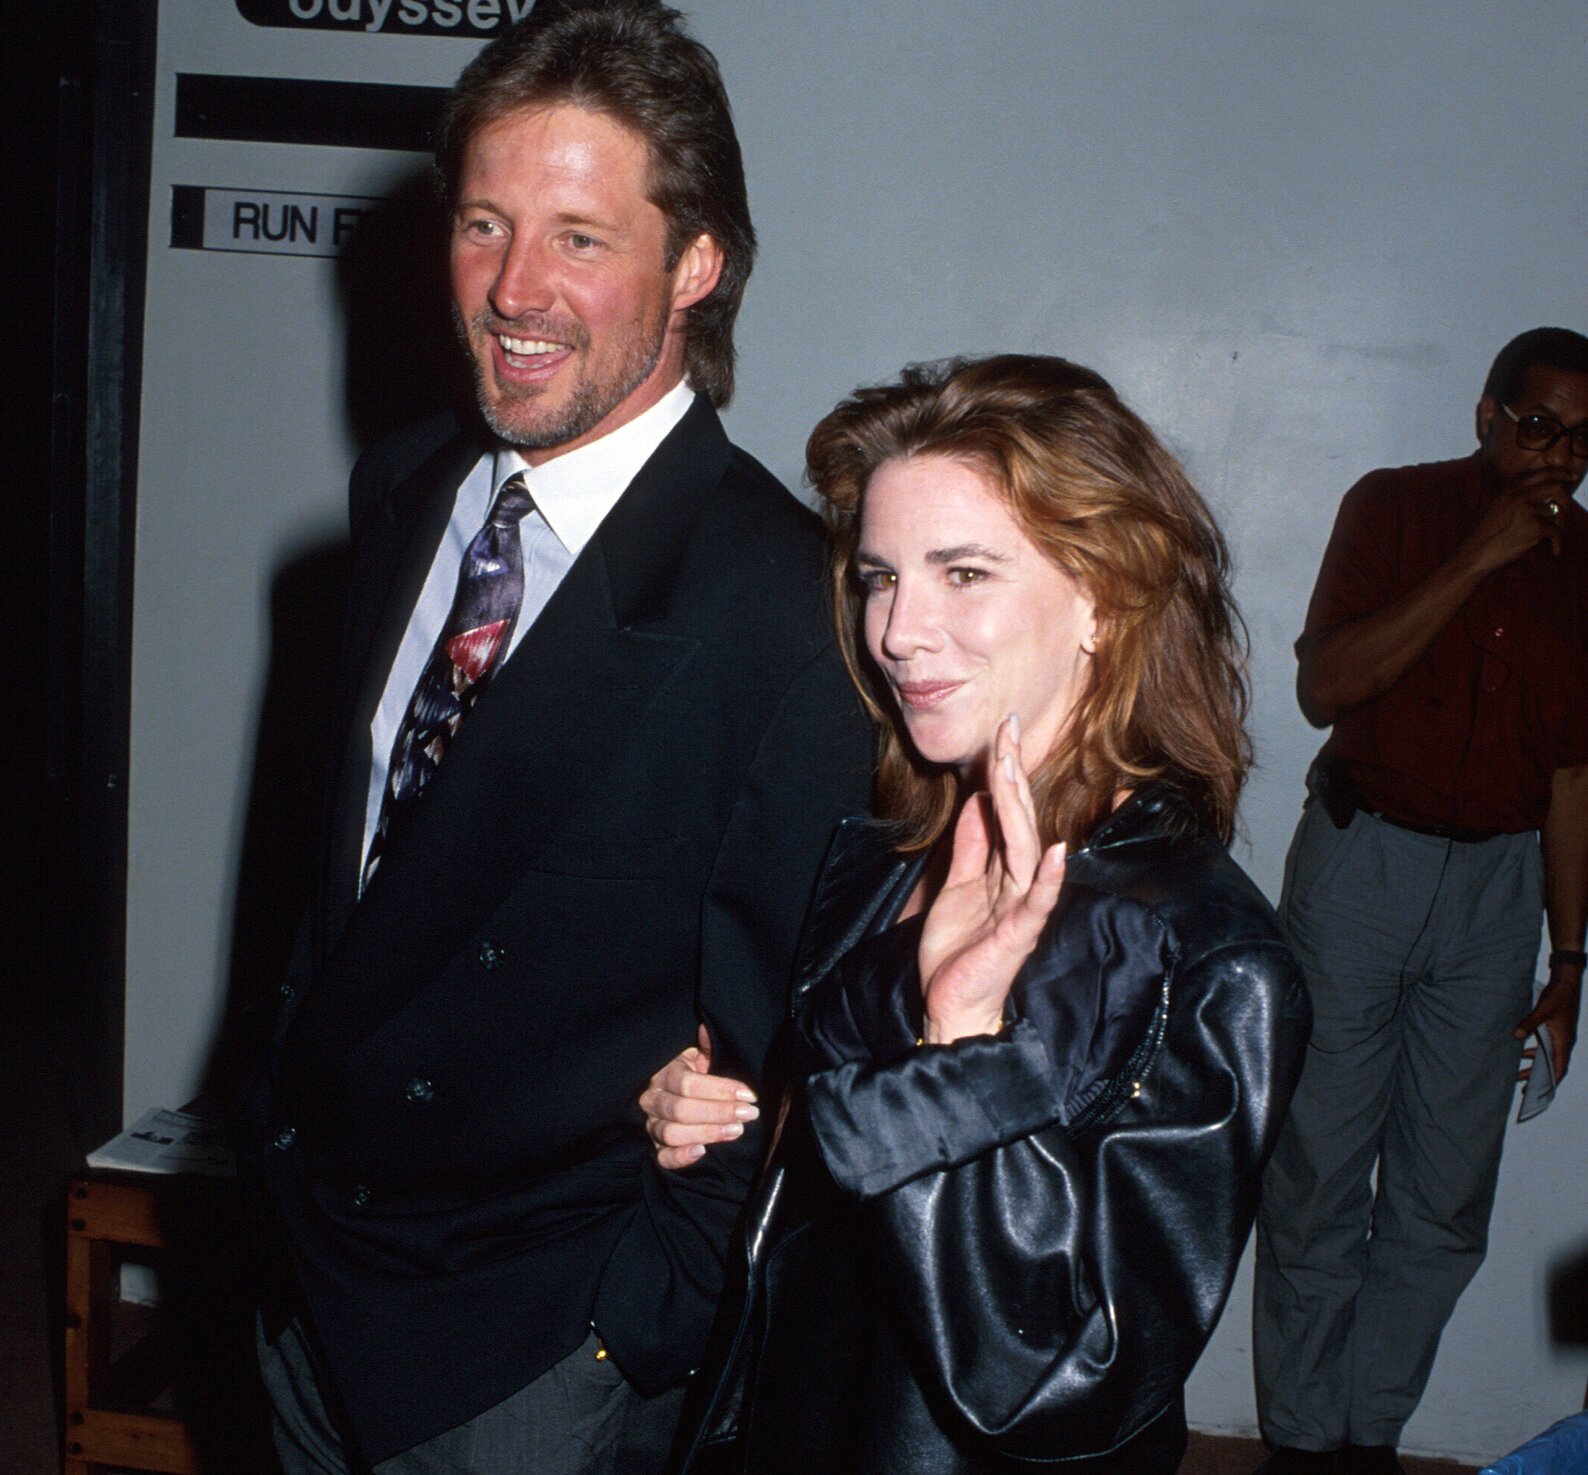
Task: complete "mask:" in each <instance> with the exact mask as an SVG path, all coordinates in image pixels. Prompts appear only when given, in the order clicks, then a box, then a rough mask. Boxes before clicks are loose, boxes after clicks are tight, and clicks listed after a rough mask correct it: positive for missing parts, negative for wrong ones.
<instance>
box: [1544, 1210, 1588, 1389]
mask: <svg viewBox="0 0 1588 1475" xmlns="http://www.w3.org/2000/svg"><path fill="white" fill-rule="evenodd" d="M1549 1339H1550V1341H1551V1342H1553V1343H1554V1344H1555V1346H1557V1347H1563V1348H1564V1347H1570V1348H1577V1349H1581V1348H1588V1240H1585V1241H1584V1242H1583V1243H1582V1244H1580V1245H1579V1246H1578V1247H1577V1248H1576V1250H1575V1251H1573V1252H1572V1253H1571V1254H1569V1255H1567V1256H1566V1257H1565V1258H1564V1259H1562V1260H1561V1261H1559V1262H1558V1263H1557V1264H1555V1265H1554V1266H1553V1267H1552V1268H1551V1270H1550V1274H1549ZM1583 1407H1584V1408H1588V1388H1584V1389H1583Z"/></svg>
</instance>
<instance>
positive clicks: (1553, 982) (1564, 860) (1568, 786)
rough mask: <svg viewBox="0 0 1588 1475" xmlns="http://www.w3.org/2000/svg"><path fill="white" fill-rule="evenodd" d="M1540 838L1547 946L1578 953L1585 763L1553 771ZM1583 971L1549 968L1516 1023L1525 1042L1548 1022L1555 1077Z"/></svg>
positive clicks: (1583, 888)
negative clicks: (1525, 1012)
mask: <svg viewBox="0 0 1588 1475" xmlns="http://www.w3.org/2000/svg"><path fill="white" fill-rule="evenodd" d="M1543 840H1544V906H1545V910H1546V913H1547V915H1548V918H1549V945H1550V947H1551V949H1560V948H1565V949H1567V950H1568V951H1571V952H1580V951H1581V950H1582V945H1583V929H1584V925H1585V924H1588V763H1585V764H1580V765H1578V766H1577V767H1576V768H1557V769H1556V770H1555V778H1554V781H1553V783H1552V784H1551V785H1550V793H1549V816H1548V818H1547V819H1545V821H1544V831H1543ZM1582 975H1583V970H1582V968H1581V966H1580V965H1578V964H1576V963H1563V964H1560V965H1558V966H1556V967H1554V968H1551V969H1550V970H1549V982H1548V984H1546V985H1545V988H1544V991H1543V993H1541V994H1540V995H1539V996H1538V1003H1537V1005H1536V1006H1535V1007H1534V1009H1533V1012H1532V1013H1531V1014H1529V1015H1528V1016H1527V1018H1526V1019H1524V1020H1523V1021H1522V1022H1521V1023H1520V1024H1518V1025H1517V1027H1516V1037H1517V1039H1519V1040H1525V1039H1526V1038H1527V1037H1528V1036H1529V1035H1530V1034H1532V1033H1533V1031H1534V1030H1535V1029H1537V1028H1538V1026H1539V1025H1540V1024H1547V1025H1548V1026H1549V1034H1550V1044H1551V1047H1552V1050H1553V1054H1554V1057H1555V1079H1556V1080H1557V1081H1559V1080H1560V1079H1562V1078H1563V1077H1564V1076H1565V1074H1566V1066H1567V1064H1568V1062H1569V1061H1570V1060H1571V1050H1572V1045H1573V1044H1574V1043H1575V1042H1576V1039H1577V1011H1578V1008H1579V1006H1580V1005H1581V1003H1582Z"/></svg>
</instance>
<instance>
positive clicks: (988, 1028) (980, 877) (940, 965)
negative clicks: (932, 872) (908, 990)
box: [917, 717, 1064, 1045]
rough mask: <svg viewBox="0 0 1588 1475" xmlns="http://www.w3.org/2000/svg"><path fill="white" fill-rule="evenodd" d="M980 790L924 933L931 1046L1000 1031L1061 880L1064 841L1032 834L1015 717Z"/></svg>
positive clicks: (997, 743) (964, 814) (963, 819)
mask: <svg viewBox="0 0 1588 1475" xmlns="http://www.w3.org/2000/svg"><path fill="white" fill-rule="evenodd" d="M987 786H988V790H989V793H988V794H985V795H984V794H973V795H971V796H970V797H969V798H968V799H967V800H966V801H965V805H964V807H963V809H961V811H960V816H959V820H958V822H957V823H956V824H955V826H954V841H953V851H952V854H951V856H950V859H949V866H948V876H947V877H946V879H945V880H944V882H943V888H942V890H941V891H939V892H938V894H937V896H936V898H935V899H934V900H933V902H932V905H931V907H930V908H929V909H928V910H927V914H926V922H925V925H924V927H923V929H922V932H921V946H920V951H919V953H918V955H917V956H918V959H919V962H920V967H921V987H922V990H923V992H924V993H925V996H926V1033H925V1039H926V1043H927V1044H929V1045H947V1044H951V1043H952V1042H953V1041H955V1040H958V1039H963V1038H964V1037H965V1036H967V1035H989V1034H996V1033H997V1032H998V1030H999V1028H1000V1027H1001V1026H1002V1023H1003V1011H1004V1001H1005V1000H1006V999H1007V998H1008V997H1009V990H1010V988H1011V987H1012V986H1013V984H1014V981H1015V974H1016V973H1018V972H1019V971H1020V965H1021V964H1022V963H1024V962H1025V960H1026V959H1027V957H1029V956H1030V954H1031V949H1032V948H1034V947H1035V946H1036V944H1037V939H1038V938H1039V937H1040V936H1041V935H1042V928H1043V924H1044V923H1046V921H1047V920H1048V916H1049V914H1050V913H1051V912H1052V911H1053V907H1054V904H1055V903H1056V902H1057V901H1058V899H1059V888H1060V885H1061V884H1062V882H1063V880H1064V846H1063V845H1053V846H1050V847H1049V848H1048V849H1047V851H1046V852H1044V851H1043V849H1042V842H1041V840H1040V839H1039V838H1038V834H1037V815H1036V808H1035V806H1034V805H1033V803H1032V800H1031V785H1030V784H1029V783H1028V782H1027V780H1026V773H1025V768H1024V766H1023V765H1022V763H1021V762H1020V734H1019V725H1018V723H1017V722H1016V720H1015V719H1014V718H1013V717H1009V718H1007V719H1005V721H1003V722H1002V723H1000V724H999V727H998V733H997V736H996V738H995V739H994V742H993V761H992V763H991V765H990V773H989V777H988V785H987ZM989 800H990V803H989ZM994 828H996V835H995V834H994V833H993V832H994Z"/></svg>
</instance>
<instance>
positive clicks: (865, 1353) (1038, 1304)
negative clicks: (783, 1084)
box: [679, 786, 1310, 1475]
mask: <svg viewBox="0 0 1588 1475" xmlns="http://www.w3.org/2000/svg"><path fill="white" fill-rule="evenodd" d="M920 868H921V862H920V861H919V860H916V861H905V860H902V859H901V858H900V857H898V856H897V855H895V854H893V853H892V852H891V851H890V850H889V849H888V847H887V838H886V832H885V831H883V830H882V829H881V828H880V827H879V826H877V825H875V824H869V823H866V822H863V821H853V820H851V821H846V822H845V824H844V825H843V826H841V827H840V829H839V832H838V834H837V836H836V837H835V839H834V842H833V847H832V850H831V851H830V853H829V857H828V861H827V865H826V867H825V869H824V870H823V873H822V878H821V880H820V882H819V883H818V890H817V896H816V900H815V902H814V904H813V912H812V917H811V920H810V923H809V925H808V927H807V931H806V936H805V940H804V944H803V951H802V955H801V964H800V976H799V979H798V980H797V987H799V988H800V989H801V990H802V991H803V998H802V1001H801V1002H800V1004H799V1005H798V1006H797V1016H796V1026H795V1038H794V1046H793V1054H794V1059H793V1065H794V1070H795V1078H796V1079H800V1078H802V1077H803V1078H804V1079H805V1085H804V1089H803V1091H802V1092H797V1093H795V1094H794V1096H793V1097H792V1098H791V1099H792V1105H791V1106H790V1108H789V1109H788V1114H787V1117H786V1119H785V1121H784V1122H783V1124H782V1129H781V1134H780V1137H779V1139H778V1143H777V1147H776V1149H775V1151H774V1153H773V1156H772V1158H771V1161H770V1163H769V1165H768V1169H767V1172H766V1173H765V1175H764V1177H763V1180H762V1182H761V1185H760V1187H759V1189H758V1190H757V1193H756V1194H755V1196H754V1197H753V1198H752V1200H751V1203H750V1205H749V1210H748V1218H747V1222H746V1226H745V1231H744V1253H743V1255H742V1257H741V1263H740V1264H739V1266H738V1267H737V1269H736V1271H735V1272H733V1273H731V1274H730V1281H729V1287H730V1288H729V1292H728V1295H727V1297H726V1299H725V1300H724V1302H723V1305H722V1309H721V1313H720V1315H719V1318H718V1322H717V1326H716V1330H715V1332H714V1335H713V1345H712V1350H711V1353H710V1355H709V1357H708V1360H707V1362H706V1364H705V1365H704V1366H703V1368H702V1369H701V1371H700V1373H699V1374H698V1375H697V1377H696V1380H695V1383H694V1385H693V1387H692V1390H691V1395H690V1403H689V1406H688V1409H687V1410H686V1415H685V1424H684V1429H683V1432H682V1434H681V1438H680V1445H679V1468H680V1469H687V1470H689V1471H690V1472H692V1475H705V1472H707V1471H717V1470H723V1471H728V1470H732V1471H744V1472H748V1475H782V1472H789V1475H793V1472H796V1471H797V1472H800V1475H893V1472H897V1475H906V1472H908V1475H951V1472H952V1475H962V1472H993V1471H1005V1470H1024V1471H1030V1470H1031V1469H1032V1467H1033V1465H1037V1466H1041V1465H1044V1464H1050V1463H1051V1464H1060V1463H1062V1465H1063V1466H1064V1468H1065V1469H1066V1470H1074V1471H1085V1472H1088V1475H1091V1472H1094V1471H1108V1472H1136V1471H1141V1472H1148V1471H1151V1472H1158V1471H1163V1472H1170V1471H1173V1470H1174V1469H1175V1468H1176V1466H1177V1465H1178V1464H1179V1461H1180V1457H1181V1455H1182V1454H1183V1452H1184V1448H1185V1416H1184V1403H1183V1389H1184V1384H1185V1380H1186V1377H1187V1375H1188V1374H1189V1372H1190V1371H1191V1367H1192V1364H1193V1363H1194V1362H1195V1361H1196V1358H1197V1356H1198V1355H1199V1354H1200V1352H1201V1350H1202V1348H1203V1346H1204V1345H1205V1343H1206V1341H1207V1339H1208V1336H1209V1335H1210V1333H1211V1332H1212V1329H1213V1325H1214V1323H1215V1322H1216V1321H1217V1319H1218V1315H1219V1311H1220V1309H1221V1308H1222V1306H1223V1304H1224V1300H1225V1297H1226V1295H1227V1294H1228V1291H1229V1287H1230V1282H1231V1279H1232V1278H1233V1276H1234V1274H1235V1267H1236V1262H1237V1260H1238V1259H1239V1257H1240V1253H1241V1249H1242V1246H1243V1245H1244V1243H1245V1241H1246V1236H1247V1234H1248V1232H1249V1231H1250V1228H1251V1223H1252V1217H1253V1213H1254V1211H1255V1207H1256V1198H1257V1186H1258V1175H1259V1172H1260V1170H1261V1168H1262V1165H1263V1162H1264V1160H1265V1159H1266V1157H1267V1155H1268V1152H1269V1149H1270V1148H1271V1146H1272V1145H1273V1142H1274V1138H1275V1134H1276V1133H1277V1131H1278V1129H1279V1124H1280V1120H1281V1118H1282V1117H1283V1115H1284V1111H1285V1108H1286V1105H1287V1104H1288V1102H1289V1100H1290V1095H1291V1092H1292V1090H1293V1088H1294V1086H1295V1082H1296V1077H1297V1075H1298V1073H1299V1071H1300V1067H1301V1057H1302V1052H1303V1049H1304V1046H1305V1043H1306V1038H1307V1032H1308V1028H1309V1023H1310V1010H1309V1007H1308V1003H1307V997H1306V992H1305V988H1304V985H1303V982H1302V976H1301V971H1300V969H1299V967H1298V966H1297V964H1296V962H1295V959H1294V958H1293V957H1292V956H1291V954H1290V951H1289V949H1288V948H1287V947H1286V946H1285V944H1284V942H1283V940H1282V938H1281V935H1280V932H1279V927H1278V923H1277V921H1276V919H1275V917H1274V914H1273V911H1272V909H1271V908H1270V907H1269V905H1268V903H1267V902H1266V901H1265V900H1264V899H1263V897H1262V896H1261V894H1260V893H1259V892H1258V891H1257V889H1256V887H1254V886H1253V885H1252V883H1251V882H1250V881H1249V880H1248V879H1247V878H1246V876H1245V875H1244V874H1243V873H1242V872H1241V871H1240V869H1239V868H1238V867H1237V866H1236V865H1235V863H1234V862H1233V861H1232V860H1230V858H1229V856H1228V855H1227V854H1226V853H1225V851H1224V849H1223V847H1222V846H1221V845H1220V844H1219V842H1218V841H1217V839H1216V838H1215V837H1214V836H1213V835H1212V834H1211V833H1210V832H1209V831H1208V830H1207V829H1206V828H1205V827H1204V826H1203V825H1201V824H1200V823H1199V822H1198V820H1197V818H1196V816H1195V813H1194V812H1193V811H1192V809H1191V808H1190V806H1189V805H1188V804H1186V803H1185V801H1183V800H1182V799H1181V798H1180V797H1179V796H1178V795H1176V794H1175V793H1174V792H1173V791H1171V790H1169V789H1167V788H1164V787H1161V786H1159V787H1153V788H1148V789H1144V790H1142V791H1140V792H1139V793H1137V794H1136V795H1135V796H1133V797H1132V798H1131V799H1129V800H1127V802H1126V803H1125V804H1124V805H1122V806H1121V807H1120V809H1119V810H1118V811H1116V812H1115V813H1114V814H1113V815H1111V816H1109V817H1108V818H1107V819H1106V820H1104V821H1103V822H1102V824H1101V825H1100V826H1099V827H1098V828H1097V830H1096V831H1095V832H1094V833H1093V835H1092V836H1091V838H1090V839H1089V841H1088V843H1087V844H1086V845H1085V846H1084V848H1082V849H1080V850H1077V851H1076V852H1075V853H1074V854H1073V855H1072V856H1071V857H1070V860H1069V866H1068V872H1067V875H1066V878H1065V884H1064V891H1063V894H1062V896H1061V898H1060V901H1059V905H1058V908H1057V910H1056V911H1055V913H1054V916H1053V918H1052V919H1051V920H1050V921H1049V924H1048V927H1047V929H1046V931H1045V933H1044V935H1043V937H1042V940H1041V942H1040V943H1039V945H1038V947H1037V948H1036V950H1035V951H1034V952H1033V954H1032V956H1031V958H1030V959H1028V960H1027V962H1026V964H1025V966H1024V967H1023V968H1022V970H1021V972H1020V975H1019V977H1018V978H1017V980H1016V983H1015V988H1014V990H1013V993H1012V995H1011V1000H1010V1011H1009V1012H1010V1014H1011V1015H1012V1016H1013V1020H1014V1022H1013V1023H1012V1024H1011V1025H1010V1026H1009V1027H1008V1028H1006V1029H1005V1030H1004V1031H1003V1033H1002V1034H1000V1035H999V1036H997V1037H996V1038H993V1037H986V1038H979V1039H971V1040H962V1041H960V1042H958V1043H957V1044H955V1045H952V1046H947V1047H943V1048H934V1047H924V1048H923V1047H920V1046H918V1043H917V1042H918V1039H919V1036H920V1034H921V1023H922V1015H921V998H920V982H919V977H918V974H917V971H916V966H915V954H916V944H917V942H918V940H919V932H920V922H919V920H918V919H914V920H912V921H910V922H905V923H902V924H899V925H898V926H893V925H891V924H892V923H893V921H894V918H895V917H896V916H897V914H898V912H899V911H900V909H901V908H902V906H903V903H904V900H905V898H906V897H907V896H908V894H909V891H910V889H911V887H912V886H913V885H914V883H915V880H916V878H917V877H918V875H919V873H920Z"/></svg>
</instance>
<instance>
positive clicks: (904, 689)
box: [893, 681, 965, 712]
mask: <svg viewBox="0 0 1588 1475" xmlns="http://www.w3.org/2000/svg"><path fill="white" fill-rule="evenodd" d="M964 684H965V683H964V682H963V681H896V682H894V684H893V689H894V690H895V691H896V692H898V694H899V700H900V701H901V702H902V703H903V704H904V705H905V706H906V707H908V708H909V709H910V710H911V711H912V712H926V711H930V710H931V709H932V708H933V707H935V706H937V705H938V704H939V703H940V702H942V701H944V700H945V699H946V698H947V697H949V696H951V695H952V694H953V693H954V692H956V691H958V690H959V689H960V687H962V686H963V685H964Z"/></svg>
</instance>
